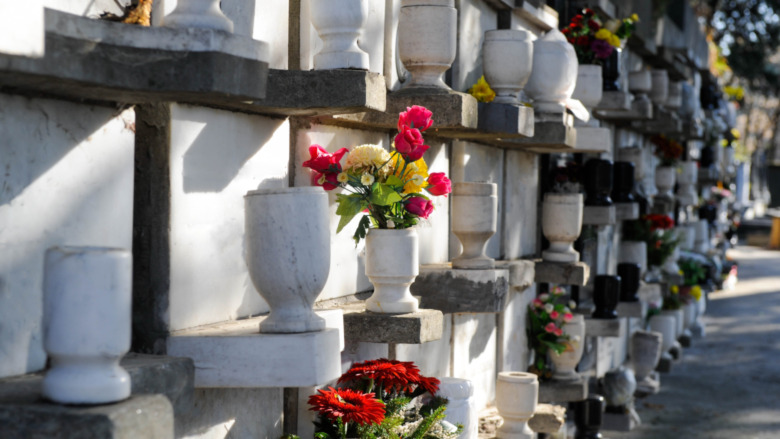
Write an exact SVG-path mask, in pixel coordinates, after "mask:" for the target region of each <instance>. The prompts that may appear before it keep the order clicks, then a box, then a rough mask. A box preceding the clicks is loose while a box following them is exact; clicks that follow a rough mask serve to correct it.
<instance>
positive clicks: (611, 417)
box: [601, 412, 638, 431]
mask: <svg viewBox="0 0 780 439" xmlns="http://www.w3.org/2000/svg"><path fill="white" fill-rule="evenodd" d="M637 425H638V424H637V421H636V418H635V417H634V416H632V415H631V414H630V413H610V412H605V413H604V414H603V415H602V418H601V429H602V430H608V431H631V430H633V429H634V428H636V426H637Z"/></svg>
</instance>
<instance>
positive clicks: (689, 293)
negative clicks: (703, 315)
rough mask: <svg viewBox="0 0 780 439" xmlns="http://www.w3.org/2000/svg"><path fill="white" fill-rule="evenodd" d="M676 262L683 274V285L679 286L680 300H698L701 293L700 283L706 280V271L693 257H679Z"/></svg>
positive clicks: (688, 301) (689, 301)
mask: <svg viewBox="0 0 780 439" xmlns="http://www.w3.org/2000/svg"><path fill="white" fill-rule="evenodd" d="M678 264H679V265H680V272H681V274H682V276H683V285H682V286H681V287H680V296H681V298H682V301H683V302H685V303H693V302H698V301H699V299H701V295H702V289H701V286H700V285H701V284H702V283H704V282H705V281H706V280H707V271H706V270H705V269H704V267H702V265H701V264H700V263H698V262H696V261H695V260H693V259H680V261H679V262H678Z"/></svg>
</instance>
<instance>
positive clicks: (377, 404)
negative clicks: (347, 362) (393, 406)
mask: <svg viewBox="0 0 780 439" xmlns="http://www.w3.org/2000/svg"><path fill="white" fill-rule="evenodd" d="M317 392H319V395H312V396H310V397H309V405H311V406H312V407H311V408H310V409H309V410H311V411H316V412H319V414H321V415H324V416H326V417H327V418H328V419H330V420H332V421H335V420H336V419H339V418H341V420H342V421H343V422H344V423H348V422H354V423H356V424H359V425H370V424H381V423H382V421H383V420H384V419H385V404H384V403H383V402H382V401H380V400H378V399H376V397H375V395H374V394H373V393H363V392H358V391H356V390H351V389H334V388H333V387H329V388H328V390H322V389H319V390H317Z"/></svg>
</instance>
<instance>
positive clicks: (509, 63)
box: [482, 29, 534, 105]
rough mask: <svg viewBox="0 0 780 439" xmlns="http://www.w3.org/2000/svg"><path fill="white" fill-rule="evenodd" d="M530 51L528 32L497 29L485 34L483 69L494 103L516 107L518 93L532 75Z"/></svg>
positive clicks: (532, 51)
mask: <svg viewBox="0 0 780 439" xmlns="http://www.w3.org/2000/svg"><path fill="white" fill-rule="evenodd" d="M533 49H534V45H533V42H532V41H531V33H530V32H528V31H524V30H515V29H500V30H490V31H487V32H485V41H484V42H483V43H482V68H483V70H484V72H485V79H486V80H487V82H488V84H490V87H491V88H492V89H493V91H495V92H496V97H495V99H493V102H496V103H500V104H513V105H516V104H519V100H518V98H517V97H518V94H519V93H520V90H522V89H523V87H524V86H525V84H526V83H527V82H528V78H529V77H530V76H531V70H532V69H531V67H532V65H533V57H534V50H533Z"/></svg>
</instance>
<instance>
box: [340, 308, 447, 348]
mask: <svg viewBox="0 0 780 439" xmlns="http://www.w3.org/2000/svg"><path fill="white" fill-rule="evenodd" d="M341 308H342V309H343V310H344V338H346V339H347V340H349V341H350V342H354V341H362V342H368V343H408V344H420V343H425V342H427V341H432V340H438V339H440V338H441V336H442V334H443V330H444V323H443V320H444V315H443V314H442V312H441V311H439V310H434V309H420V310H418V311H417V312H414V313H408V314H377V313H372V312H368V311H366V305H365V303H364V302H360V303H357V304H350V305H344V306H342V307H341Z"/></svg>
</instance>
